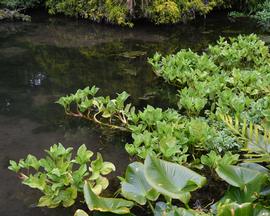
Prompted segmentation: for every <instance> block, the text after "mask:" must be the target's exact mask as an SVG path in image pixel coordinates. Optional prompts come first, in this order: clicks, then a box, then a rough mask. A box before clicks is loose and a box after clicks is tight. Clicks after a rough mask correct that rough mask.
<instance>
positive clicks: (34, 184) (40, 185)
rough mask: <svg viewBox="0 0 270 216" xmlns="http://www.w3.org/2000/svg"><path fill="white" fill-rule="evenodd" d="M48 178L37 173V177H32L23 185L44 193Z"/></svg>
mask: <svg viewBox="0 0 270 216" xmlns="http://www.w3.org/2000/svg"><path fill="white" fill-rule="evenodd" d="M46 180H47V177H46V175H45V174H43V173H36V174H35V175H30V176H29V177H28V178H26V179H25V180H24V181H23V182H22V183H23V184H25V185H28V186H29V187H31V188H37V189H39V190H41V191H43V190H44V189H45V187H46Z"/></svg>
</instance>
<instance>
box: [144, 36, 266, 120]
mask: <svg viewBox="0 0 270 216" xmlns="http://www.w3.org/2000/svg"><path fill="white" fill-rule="evenodd" d="M269 59H270V55H269V49H268V47H267V46H266V45H265V43H264V42H263V41H262V40H260V39H259V38H258V37H257V36H256V35H254V34H251V35H247V36H241V35H240V36H238V37H236V38H230V39H229V40H225V39H224V38H220V40H219V41H218V42H217V44H216V45H209V47H208V49H207V50H206V52H204V53H202V54H201V55H199V54H197V53H194V52H192V51H191V50H181V51H179V52H178V53H176V54H175V55H168V56H166V57H162V56H161V55H160V54H158V53H157V54H155V55H154V56H153V58H149V63H150V64H151V65H152V66H153V69H154V72H155V73H156V74H157V75H158V76H160V77H162V78H163V79H164V80H165V81H167V82H169V83H171V84H173V85H175V86H177V87H178V88H179V91H178V92H179V103H178V106H179V109H180V110H182V111H185V112H186V113H187V115H188V116H205V115H206V116H207V114H210V113H212V112H214V113H223V114H234V115H241V116H246V117H247V118H249V117H251V116H252V115H253V114H251V113H254V112H253V111H252V109H253V108H254V107H257V106H258V107H260V108H262V109H263V110H261V113H265V112H266V111H267V109H268V108H267V107H264V106H262V102H263V101H264V100H265V101H267V100H268V98H269V96H268V94H269V86H270V78H269V77H270V75H269V73H268V69H267V68H268V67H269ZM260 104H261V105H260ZM258 114H259V113H258ZM261 116H262V115H261ZM262 120H263V116H262V118H261V119H257V121H259V122H260V121H262Z"/></svg>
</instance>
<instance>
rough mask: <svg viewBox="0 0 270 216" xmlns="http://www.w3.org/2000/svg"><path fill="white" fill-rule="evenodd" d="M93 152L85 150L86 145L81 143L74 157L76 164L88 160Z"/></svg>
mask: <svg viewBox="0 0 270 216" xmlns="http://www.w3.org/2000/svg"><path fill="white" fill-rule="evenodd" d="M93 154H94V153H93V152H91V151H90V150H87V148H86V146H85V145H84V144H83V145H81V146H80V148H79V149H78V151H77V156H76V158H75V161H76V162H77V163H78V164H85V163H88V162H90V158H91V157H92V156H93Z"/></svg>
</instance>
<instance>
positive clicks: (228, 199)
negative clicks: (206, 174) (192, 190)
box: [214, 163, 270, 215]
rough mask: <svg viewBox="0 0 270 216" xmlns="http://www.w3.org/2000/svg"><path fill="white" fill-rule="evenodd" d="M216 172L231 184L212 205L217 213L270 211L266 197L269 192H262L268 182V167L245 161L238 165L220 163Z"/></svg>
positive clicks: (235, 213)
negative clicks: (245, 162)
mask: <svg viewBox="0 0 270 216" xmlns="http://www.w3.org/2000/svg"><path fill="white" fill-rule="evenodd" d="M216 172H217V174H218V175H219V176H220V177H221V178H222V179H223V180H225V181H226V182H227V183H229V184H230V185H231V187H230V188H229V189H228V191H227V192H226V193H225V195H224V197H223V198H222V199H221V200H220V201H218V202H217V203H216V204H215V205H214V208H216V210H217V212H218V213H217V215H243V214H244V215H259V212H260V213H263V212H264V213H265V214H267V215H268V214H269V213H270V211H269V210H270V209H269V202H268V201H269V200H268V198H267V196H268V195H269V194H268V193H267V194H265V193H264V191H265V189H266V190H268V189H267V188H268V187H269V184H270V182H269V180H270V178H269V177H270V173H269V170H268V169H266V168H264V167H263V166H260V165H258V164H251V163H247V164H240V166H232V165H220V166H218V167H217V168H216ZM263 200H264V201H266V202H265V203H264V201H263ZM267 200H268V201H267ZM263 203H264V204H263Z"/></svg>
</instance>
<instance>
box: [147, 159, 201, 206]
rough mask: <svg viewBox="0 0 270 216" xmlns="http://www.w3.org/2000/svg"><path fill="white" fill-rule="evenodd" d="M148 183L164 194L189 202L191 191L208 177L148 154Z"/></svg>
mask: <svg viewBox="0 0 270 216" xmlns="http://www.w3.org/2000/svg"><path fill="white" fill-rule="evenodd" d="M144 173H145V177H146V179H147V181H148V183H149V184H150V185H151V186H152V187H153V188H154V189H156V190H157V191H158V192H160V193H161V194H163V195H166V196H168V197H170V198H173V199H179V200H181V201H182V202H183V203H188V201H189V199H190V192H191V191H194V190H196V189H198V188H200V187H202V186H203V185H204V184H205V183H206V178H205V177H203V176H201V175H199V174H197V173H196V172H194V171H192V170H190V169H188V168H186V167H184V166H181V165H178V164H176V163H171V162H167V161H164V160H160V159H157V158H156V157H153V156H150V155H148V156H147V158H146V160H145V164H144Z"/></svg>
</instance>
